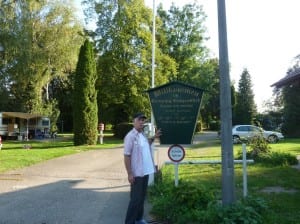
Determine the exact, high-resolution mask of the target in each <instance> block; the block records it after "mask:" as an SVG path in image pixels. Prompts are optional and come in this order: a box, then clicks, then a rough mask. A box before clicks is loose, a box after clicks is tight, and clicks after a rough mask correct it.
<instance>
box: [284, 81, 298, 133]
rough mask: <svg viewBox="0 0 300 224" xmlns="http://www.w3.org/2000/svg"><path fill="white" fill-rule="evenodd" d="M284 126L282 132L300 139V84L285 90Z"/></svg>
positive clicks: (287, 87)
mask: <svg viewBox="0 0 300 224" xmlns="http://www.w3.org/2000/svg"><path fill="white" fill-rule="evenodd" d="M283 103H284V107H283V121H284V122H283V126H282V132H283V133H284V134H285V135H286V136H289V137H300V129H299V125H300V84H299V83H295V84H294V85H289V86H285V87H284V88H283Z"/></svg>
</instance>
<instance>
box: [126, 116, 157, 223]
mask: <svg viewBox="0 0 300 224" xmlns="http://www.w3.org/2000/svg"><path fill="white" fill-rule="evenodd" d="M145 121H146V116H145V115H144V114H143V113H137V114H135V115H134V116H133V129H132V130H131V131H129V132H128V134H127V135H126V136H125V139H124V163H125V167H126V171H127V174H128V181H129V183H130V201H129V205H128V209H127V214H126V219H125V224H147V222H146V221H145V220H143V215H144V201H145V197H146V192H147V187H148V179H149V174H153V173H154V172H155V166H154V162H153V158H152V153H151V144H152V143H153V142H154V139H155V137H159V136H160V131H158V132H156V133H155V136H154V137H153V138H151V139H147V137H146V136H145V135H144V133H143V128H144V124H145Z"/></svg>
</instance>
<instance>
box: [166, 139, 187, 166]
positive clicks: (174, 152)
mask: <svg viewBox="0 0 300 224" xmlns="http://www.w3.org/2000/svg"><path fill="white" fill-rule="evenodd" d="M168 156H169V158H170V160H172V161H173V162H176V163H179V162H180V161H181V160H183V159H184V156H185V151H184V148H183V147H182V146H181V145H177V144H175V145H171V146H170V148H169V150H168Z"/></svg>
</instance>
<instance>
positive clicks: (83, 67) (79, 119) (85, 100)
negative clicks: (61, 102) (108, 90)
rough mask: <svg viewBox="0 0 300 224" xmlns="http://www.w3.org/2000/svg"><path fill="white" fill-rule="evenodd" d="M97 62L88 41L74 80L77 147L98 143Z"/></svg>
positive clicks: (81, 50) (74, 116) (82, 49)
mask: <svg viewBox="0 0 300 224" xmlns="http://www.w3.org/2000/svg"><path fill="white" fill-rule="evenodd" d="M96 79H97V72H96V62H95V57H94V52H93V47H92V44H91V43H90V42H89V41H88V40H86V41H85V42H84V45H83V46H82V47H81V49H80V53H79V59H78V63H77V67H76V74H75V79H74V98H73V100H74V104H73V119H74V120H73V127H74V144H75V145H83V144H88V145H93V144H96V141H97V125H98V115H97V114H98V107H97V91H96V88H95V85H96Z"/></svg>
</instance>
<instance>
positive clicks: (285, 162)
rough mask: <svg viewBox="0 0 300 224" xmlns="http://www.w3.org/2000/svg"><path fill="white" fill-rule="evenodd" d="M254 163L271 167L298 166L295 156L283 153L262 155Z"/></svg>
mask: <svg viewBox="0 0 300 224" xmlns="http://www.w3.org/2000/svg"><path fill="white" fill-rule="evenodd" d="M255 161H256V162H259V163H263V164H266V165H272V166H289V165H296V164H298V160H297V158H296V156H294V155H292V154H290V153H283V152H270V153H263V154H261V155H259V156H258V157H257V158H256V160H255Z"/></svg>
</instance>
